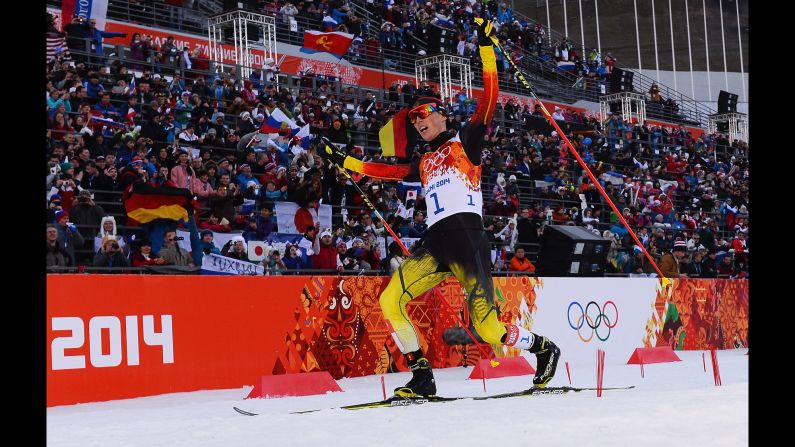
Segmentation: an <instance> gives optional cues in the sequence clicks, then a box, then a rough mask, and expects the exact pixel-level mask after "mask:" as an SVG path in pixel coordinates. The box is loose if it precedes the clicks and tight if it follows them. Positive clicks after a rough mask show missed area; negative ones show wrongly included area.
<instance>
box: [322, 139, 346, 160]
mask: <svg viewBox="0 0 795 447" xmlns="http://www.w3.org/2000/svg"><path fill="white" fill-rule="evenodd" d="M317 152H318V155H320V156H321V157H323V158H324V159H326V160H328V161H329V162H331V163H333V164H336V165H338V166H339V167H343V166H344V165H345V158H347V157H348V154H346V153H345V151H344V150H342V149H340V148H339V147H337V145H335V144H334V143H332V142H331V141H330V140H329V139H328V138H326V137H321V138H320V145H319V146H318V149H317Z"/></svg>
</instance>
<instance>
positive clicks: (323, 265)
mask: <svg viewBox="0 0 795 447" xmlns="http://www.w3.org/2000/svg"><path fill="white" fill-rule="evenodd" d="M312 250H313V252H314V255H313V256H312V265H313V266H314V267H315V268H316V269H322V270H337V271H338V272H340V273H341V272H342V271H343V270H344V267H343V265H342V260H341V259H340V257H339V256H337V249H336V247H334V242H333V238H332V234H331V229H330V228H325V229H323V231H321V232H320V237H318V238H316V239H315V242H314V245H313V248H312Z"/></svg>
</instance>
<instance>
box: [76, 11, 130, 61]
mask: <svg viewBox="0 0 795 447" xmlns="http://www.w3.org/2000/svg"><path fill="white" fill-rule="evenodd" d="M86 34H87V35H88V37H90V38H91V49H92V50H93V51H94V52H95V53H96V54H103V53H104V50H103V48H102V39H103V38H105V37H127V33H114V32H109V31H102V30H100V29H97V21H96V19H89V20H88V30H87V32H86Z"/></svg>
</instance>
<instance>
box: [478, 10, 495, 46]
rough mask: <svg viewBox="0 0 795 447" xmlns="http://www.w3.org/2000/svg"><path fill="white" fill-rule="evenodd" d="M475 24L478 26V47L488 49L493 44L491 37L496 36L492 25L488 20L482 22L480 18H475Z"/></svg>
mask: <svg viewBox="0 0 795 447" xmlns="http://www.w3.org/2000/svg"><path fill="white" fill-rule="evenodd" d="M475 24H476V25H477V26H478V45H479V46H481V47H488V46H491V45H493V44H494V42H492V40H491V36H494V35H495V34H496V32H495V30H494V25H492V23H491V21H490V20H484V19H481V18H480V17H476V18H475Z"/></svg>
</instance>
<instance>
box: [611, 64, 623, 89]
mask: <svg viewBox="0 0 795 447" xmlns="http://www.w3.org/2000/svg"><path fill="white" fill-rule="evenodd" d="M623 78H624V70H622V69H620V68H618V67H613V72H612V73H611V74H610V93H621V81H622V79H623Z"/></svg>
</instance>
